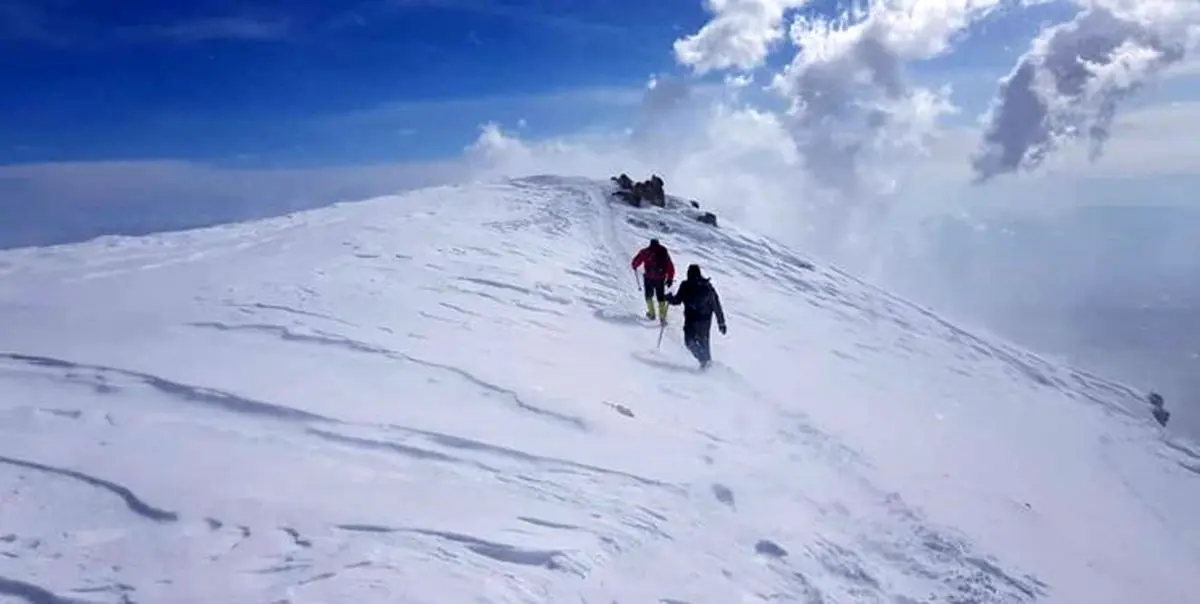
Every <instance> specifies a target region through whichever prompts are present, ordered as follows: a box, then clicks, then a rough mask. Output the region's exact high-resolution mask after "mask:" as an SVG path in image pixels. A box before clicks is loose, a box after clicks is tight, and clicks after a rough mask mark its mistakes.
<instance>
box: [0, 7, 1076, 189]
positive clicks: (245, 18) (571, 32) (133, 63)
mask: <svg viewBox="0 0 1200 604" xmlns="http://www.w3.org/2000/svg"><path fill="white" fill-rule="evenodd" d="M844 4H845V2H843V1H842V0H822V1H819V2H815V3H814V4H813V5H812V8H810V10H811V11H814V12H820V11H825V12H828V11H832V10H836V9H838V8H840V7H841V6H842V5H844ZM1034 10H1035V11H1036V12H1034V13H1030V14H1029V15H1028V16H1026V17H1023V18H1021V19H1010V20H1000V21H998V22H996V23H994V24H991V25H989V29H988V30H986V31H983V32H979V33H981V34H983V35H981V36H978V37H977V41H975V42H973V43H972V44H971V46H970V47H968V48H967V51H966V52H961V53H958V54H956V55H955V56H954V57H953V58H951V59H942V60H939V61H937V62H934V63H932V64H931V65H929V66H928V67H925V68H922V70H921V71H920V72H919V75H920V76H921V77H925V78H932V79H946V78H949V79H952V80H957V81H960V82H973V81H975V80H978V79H979V78H983V81H988V82H994V80H995V78H996V77H998V76H999V75H1001V74H1003V73H1004V71H1005V70H1007V69H1008V66H1010V65H1011V64H1012V59H1013V58H1015V56H1016V55H1017V54H1019V53H1020V52H1022V51H1023V50H1024V45H1023V44H1020V45H1017V46H1015V47H1010V48H1007V49H1006V48H1005V46H1004V44H1005V43H1006V42H1008V41H1009V40H1011V39H1012V38H1013V37H1014V36H1015V37H1016V38H1017V39H1021V40H1027V39H1028V38H1029V37H1030V35H1032V33H1033V32H1034V31H1035V28H1036V21H1037V20H1039V19H1041V18H1044V17H1053V18H1061V17H1063V16H1064V15H1066V14H1068V11H1067V10H1066V9H1063V8H1062V7H1061V5H1058V6H1051V7H1049V8H1036V9H1034ZM707 18H708V15H707V14H706V13H705V11H704V7H703V5H702V2H700V0H654V1H653V2H644V1H635V0H603V1H601V0H358V1H355V0H294V1H288V0H250V1H248V2H235V1H234V0H196V1H194V2H177V1H174V0H122V2H119V3H97V2H88V1H85V0H0V87H3V89H4V90H5V91H6V94H4V95H2V96H0V164H13V163H32V162H52V161H53V162H60V161H80V160H84V161H86V160H110V159H123V160H135V159H165V158H170V159H187V160H200V161H204V162H206V163H211V164H218V165H234V166H247V167H261V166H289V167H295V166H313V165H321V166H328V165H347V164H358V163H370V162H382V161H405V160H410V159H427V158H437V157H449V156H453V155H456V154H458V153H460V152H461V151H462V148H463V146H464V145H465V144H467V143H468V142H470V140H472V139H473V138H474V137H475V136H476V134H477V133H478V128H479V126H480V124H481V123H483V122H485V121H489V120H497V121H499V122H501V123H503V124H505V125H506V126H509V127H514V126H515V125H516V124H517V122H518V121H519V120H521V119H524V120H525V121H526V124H527V126H526V129H525V131H523V132H522V134H523V135H525V136H528V137H533V138H536V137H538V136H545V135H549V134H556V133H561V132H564V131H570V130H573V129H576V128H579V127H581V126H585V125H594V124H604V123H619V122H621V120H623V119H626V118H628V117H629V115H630V112H631V110H632V109H633V108H634V107H635V106H636V104H637V102H638V98H637V90H638V88H639V87H641V86H643V85H644V83H645V82H646V80H647V78H648V77H649V75H650V74H652V73H664V72H666V73H670V72H679V71H680V69H679V68H678V67H677V66H676V65H675V64H674V61H673V57H672V54H671V44H672V42H674V41H675V40H676V39H678V38H680V37H682V36H684V35H688V34H691V33H694V32H695V31H696V30H698V29H699V28H700V27H701V26H702V25H703V24H704V23H705V21H706V20H707ZM786 59H787V57H786V56H780V57H779V58H778V59H777V61H776V62H780V61H784V60H786ZM960 88H961V89H962V90H963V91H964V92H963V94H964V96H963V98H962V100H963V101H965V102H967V103H969V104H970V105H971V106H972V108H974V109H977V108H980V107H982V106H983V105H984V104H985V103H986V102H987V100H988V95H990V93H991V92H992V91H991V90H990V88H991V87H990V86H965V87H960ZM972 90H975V91H977V92H978V93H979V94H974V95H972V94H971V91H972Z"/></svg>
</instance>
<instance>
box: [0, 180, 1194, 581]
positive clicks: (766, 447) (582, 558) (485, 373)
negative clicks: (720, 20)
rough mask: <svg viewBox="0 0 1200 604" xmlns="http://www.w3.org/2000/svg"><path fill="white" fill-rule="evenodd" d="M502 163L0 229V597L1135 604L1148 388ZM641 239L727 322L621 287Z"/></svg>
mask: <svg viewBox="0 0 1200 604" xmlns="http://www.w3.org/2000/svg"><path fill="white" fill-rule="evenodd" d="M608 189H609V185H608V184H607V183H597V182H594V181H589V180H583V179H566V178H551V177H539V178H527V179H520V180H512V181H505V182H500V183H493V184H473V185H463V186H455V187H442V188H434V189H426V190H422V191H418V192H415V193H410V194H406V195H404V196H400V197H385V198H379V199H373V200H369V201H365V202H361V203H355V204H342V205H338V206H333V207H329V208H324V209H320V210H313V211H308V212H304V213H299V214H293V215H289V216H284V217H279V218H274V219H269V220H263V221H258V222H252V223H244V224H234V225H226V226H221V227H213V228H207V229H203V230H196V231H188V232H181V233H172V234H163V235H158V236H148V237H142V238H102V239H98V240H94V241H91V242H88V243H83V244H76V245H71V246H61V247H51V248H28V249H21V250H13V251H9V252H5V253H3V254H0V309H2V314H0V342H2V344H0V393H3V396H0V414H2V415H3V420H2V421H0V594H8V595H12V596H16V597H17V598H19V599H21V598H23V599H25V600H28V601H31V602H130V601H132V602H281V601H288V602H329V601H340V602H348V601H355V602H484V601H490V602H576V601H580V602H586V601H593V602H596V601H604V602H611V601H618V602H630V603H633V602H692V603H699V602H748V601H766V600H771V599H775V600H782V601H790V602H959V603H1000V602H1003V603H1021V602H1088V603H1090V604H1098V603H1103V602H1114V603H1116V602H1135V601H1136V602H1155V603H1158V604H1169V603H1176V602H1177V603H1184V602H1191V601H1194V597H1195V594H1196V593H1197V592H1198V591H1200V573H1196V572H1195V570H1196V569H1197V568H1200V519H1198V518H1197V516H1196V515H1195V513H1194V511H1195V510H1194V506H1195V502H1196V501H1200V453H1198V452H1197V451H1196V449H1195V448H1194V447H1192V446H1191V445H1189V444H1187V443H1183V442H1177V441H1172V440H1169V439H1168V437H1167V436H1165V435H1164V433H1163V432H1162V431H1161V430H1160V429H1159V428H1158V427H1157V426H1156V425H1155V424H1154V423H1153V421H1152V420H1151V419H1150V417H1149V411H1148V409H1147V408H1146V406H1145V405H1144V403H1143V402H1142V400H1141V394H1140V393H1137V392H1133V391H1131V390H1129V389H1127V388H1124V387H1122V386H1119V385H1116V384H1112V383H1109V382H1107V381H1104V380H1102V379H1099V378H1096V377H1093V376H1090V375H1087V374H1084V373H1081V372H1078V371H1074V370H1071V369H1069V368H1065V367H1061V366H1056V365H1054V364H1052V363H1049V362H1047V361H1044V360H1041V359H1039V358H1038V357H1036V356H1034V355H1032V354H1029V353H1027V352H1024V351H1022V350H1019V349H1016V348H1014V347H1011V346H1008V345H1005V344H1003V343H1000V342H996V341H991V340H989V339H988V338H985V337H980V336H976V335H973V334H971V333H968V332H967V331H964V330H962V329H960V328H958V327H955V326H954V325H951V324H949V323H948V322H946V321H944V320H942V319H940V318H938V317H937V316H936V315H934V314H932V313H931V312H929V311H927V310H924V309H922V308H919V307H916V306H914V305H912V304H909V303H907V302H905V301H903V300H900V299H897V298H895V297H893V296H890V295H888V294H887V293H885V292H882V291H879V290H878V289H875V288H873V287H871V286H870V285H867V284H865V283H862V282H860V281H858V280H856V279H854V278H853V277H851V276H848V275H846V274H843V273H842V272H839V271H838V270H836V269H835V268H832V267H829V266H824V265H821V264H820V263H815V262H813V261H812V260H810V259H806V258H803V257H801V256H799V255H797V254H796V253H794V252H792V251H790V250H788V249H785V248H783V247H781V246H780V245H778V244H776V243H774V242H772V241H770V240H767V239H763V238H760V237H756V236H754V235H753V234H750V233H745V232H741V231H739V230H738V229H737V228H731V227H729V226H728V225H725V224H724V223H723V226H722V228H720V229H716V228H713V227H710V226H708V225H705V224H701V223H700V222H697V221H695V220H694V219H693V218H692V217H691V216H689V215H688V214H687V211H686V210H685V209H683V208H680V207H679V206H680V205H682V204H680V203H679V202H678V200H672V201H671V203H669V204H668V207H667V208H665V209H657V208H654V209H641V208H633V207H626V206H623V205H620V204H613V203H611V202H610V200H609V197H608V193H609V191H608ZM650 237H658V238H659V239H660V240H662V241H663V243H664V244H665V245H667V246H668V247H670V249H671V250H672V252H673V254H674V258H675V261H676V263H677V264H678V265H679V266H680V267H681V268H682V267H684V266H686V265H687V264H689V263H692V262H696V263H699V264H700V265H701V266H702V268H703V269H704V270H705V272H706V273H707V274H708V275H709V276H711V277H712V278H713V283H714V285H715V286H716V287H717V288H718V290H719V291H720V294H721V296H722V299H723V301H724V303H725V307H726V312H727V314H728V318H729V334H728V335H727V336H725V337H722V336H720V335H719V334H715V333H714V354H715V357H716V361H717V363H716V365H715V366H714V367H713V368H712V369H711V370H710V371H708V372H706V373H700V372H698V371H696V370H695V369H694V363H693V362H692V360H691V358H690V357H689V356H688V355H687V353H686V351H685V350H684V349H683V347H682V346H681V344H680V333H679V326H678V321H679V311H678V309H675V310H674V311H673V317H672V325H670V326H669V328H668V331H667V332H666V334H665V337H664V339H663V342H662V345H661V348H656V346H655V343H656V340H657V335H658V329H657V326H654V325H648V324H646V323H645V322H644V321H643V320H642V319H641V318H640V312H641V307H642V305H641V302H640V300H639V299H638V297H639V294H638V292H637V289H636V282H635V281H634V275H633V274H632V273H631V272H630V271H629V268H628V264H627V262H628V259H629V257H630V256H631V255H632V254H633V252H634V251H636V249H637V248H638V247H640V245H642V244H644V242H645V241H646V240H647V239H648V238H650Z"/></svg>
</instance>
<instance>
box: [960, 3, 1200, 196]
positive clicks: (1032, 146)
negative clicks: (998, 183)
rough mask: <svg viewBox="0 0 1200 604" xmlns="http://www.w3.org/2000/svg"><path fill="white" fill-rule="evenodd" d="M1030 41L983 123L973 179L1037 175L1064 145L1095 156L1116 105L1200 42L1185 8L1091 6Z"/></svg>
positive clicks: (1198, 24) (1197, 15)
mask: <svg viewBox="0 0 1200 604" xmlns="http://www.w3.org/2000/svg"><path fill="white" fill-rule="evenodd" d="M1088 4H1089V6H1088V7H1087V8H1086V9H1085V10H1083V11H1082V12H1080V13H1079V14H1078V15H1077V16H1076V17H1075V18H1074V19H1073V20H1072V21H1070V22H1067V23H1063V24H1059V25H1056V26H1054V27H1051V28H1049V29H1047V30H1045V31H1044V32H1042V34H1041V35H1039V36H1038V37H1037V39H1036V40H1034V41H1033V44H1032V46H1031V48H1030V50H1029V51H1028V52H1026V53H1025V55H1024V56H1022V57H1021V59H1020V60H1019V61H1018V62H1017V65H1016V66H1015V67H1014V68H1013V70H1012V72H1011V73H1010V74H1009V75H1008V76H1007V77H1006V78H1005V79H1004V80H1002V81H1001V86H1000V91H999V93H998V96H997V98H996V100H995V102H994V104H993V106H992V108H991V110H990V112H989V114H988V116H987V119H986V132H985V133H984V138H983V148H982V149H981V150H980V152H979V153H977V154H976V155H975V157H974V158H973V160H972V165H973V167H974V170H975V174H976V179H977V181H979V182H984V181H987V180H989V179H991V178H993V177H995V176H997V175H999V174H1003V173H1006V172H1014V171H1017V170H1027V169H1033V168H1037V167H1038V166H1040V165H1041V164H1042V162H1043V161H1044V160H1045V159H1046V157H1047V156H1048V155H1049V154H1051V153H1053V152H1054V151H1055V150H1057V149H1058V148H1059V147H1061V146H1062V145H1063V144H1064V143H1066V142H1073V141H1075V140H1078V139H1081V138H1082V139H1086V140H1087V141H1088V143H1089V146H1090V155H1091V157H1092V158H1093V159H1095V158H1097V157H1099V156H1100V154H1101V152H1102V151H1103V147H1104V144H1105V142H1106V141H1107V140H1108V139H1109V136H1110V135H1111V130H1112V123H1113V118H1114V117H1115V116H1116V112H1117V108H1118V106H1119V105H1120V103H1121V102H1123V101H1125V100H1126V99H1128V98H1129V97H1130V96H1131V95H1133V94H1134V93H1136V92H1137V91H1138V89H1139V88H1140V87H1141V86H1142V85H1143V84H1144V83H1145V82H1146V81H1147V80H1149V79H1150V78H1152V77H1154V76H1156V75H1158V74H1159V73H1161V72H1162V71H1163V70H1164V69H1165V68H1167V67H1170V66H1172V65H1175V64H1178V63H1180V62H1181V61H1183V60H1184V58H1185V57H1186V56H1187V53H1188V52H1189V50H1192V49H1194V48H1195V47H1196V46H1197V44H1198V42H1200V4H1197V3H1195V2H1192V1H1191V0H1181V1H1175V0H1138V1H1137V2H1133V1H1132V0H1095V1H1093V2H1089V3H1088Z"/></svg>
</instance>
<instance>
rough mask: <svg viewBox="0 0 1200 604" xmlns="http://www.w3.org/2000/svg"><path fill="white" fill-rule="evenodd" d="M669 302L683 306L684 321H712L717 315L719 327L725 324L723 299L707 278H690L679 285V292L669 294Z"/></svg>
mask: <svg viewBox="0 0 1200 604" xmlns="http://www.w3.org/2000/svg"><path fill="white" fill-rule="evenodd" d="M666 297H667V302H668V303H670V304H672V305H679V304H682V305H683V321H684V322H685V323H694V322H697V321H711V320H712V316H713V313H716V315H717V325H724V324H725V310H724V309H722V308H721V297H720V296H718V295H717V290H716V288H714V287H713V286H712V283H709V281H708V279H707V278H704V277H700V278H688V279H685V280H684V281H683V283H680V284H679V291H676V292H675V293H673V294H667V296H666Z"/></svg>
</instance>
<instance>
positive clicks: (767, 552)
mask: <svg viewBox="0 0 1200 604" xmlns="http://www.w3.org/2000/svg"><path fill="white" fill-rule="evenodd" d="M754 551H756V552H758V553H760V554H762V555H764V556H771V557H774V558H782V557H784V556H786V555H788V553H787V550H785V549H783V548H782V547H779V545H778V544H776V543H775V542H774V541H768V540H766V539H763V540H762V541H759V542H758V543H756V544H754Z"/></svg>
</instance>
